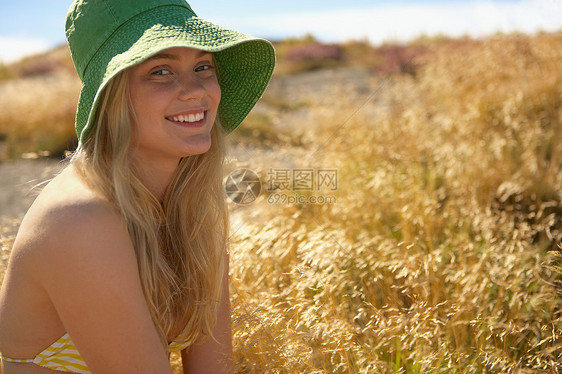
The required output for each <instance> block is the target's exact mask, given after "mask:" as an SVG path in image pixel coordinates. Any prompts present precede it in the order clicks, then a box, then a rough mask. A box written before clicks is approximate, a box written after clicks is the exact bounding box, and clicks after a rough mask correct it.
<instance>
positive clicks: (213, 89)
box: [207, 79, 221, 108]
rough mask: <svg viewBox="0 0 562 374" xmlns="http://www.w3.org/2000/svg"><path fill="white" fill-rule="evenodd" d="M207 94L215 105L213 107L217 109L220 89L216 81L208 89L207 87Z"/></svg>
mask: <svg viewBox="0 0 562 374" xmlns="http://www.w3.org/2000/svg"><path fill="white" fill-rule="evenodd" d="M207 92H208V94H209V97H211V98H212V100H213V102H214V103H215V106H216V107H217V108H218V106H219V102H220V101H221V87H220V85H219V82H218V81H217V80H216V79H215V80H214V82H213V83H212V84H211V85H209V87H207Z"/></svg>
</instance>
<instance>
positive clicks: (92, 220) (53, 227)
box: [14, 166, 129, 261]
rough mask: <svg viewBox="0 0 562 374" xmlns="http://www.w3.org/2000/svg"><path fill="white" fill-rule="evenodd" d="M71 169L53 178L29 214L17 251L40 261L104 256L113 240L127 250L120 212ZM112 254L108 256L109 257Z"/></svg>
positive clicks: (17, 240)
mask: <svg viewBox="0 0 562 374" xmlns="http://www.w3.org/2000/svg"><path fill="white" fill-rule="evenodd" d="M72 169H73V168H72V166H69V167H68V168H67V169H65V170H64V171H63V172H62V173H61V174H60V175H58V176H57V177H56V178H55V179H53V180H52V181H51V182H50V183H49V184H48V185H47V186H46V187H45V189H44V190H43V191H42V192H41V194H40V195H39V196H38V198H37V199H36V201H35V202H34V203H33V205H32V207H31V208H30V209H29V211H28V212H27V214H26V216H25V218H24V220H23V222H22V224H21V226H20V230H19V232H18V236H17V239H16V243H15V245H14V251H18V252H21V253H17V254H19V255H22V256H26V255H31V256H33V257H34V258H38V259H40V260H41V261H44V260H46V257H51V256H57V255H63V256H67V255H71V254H72V253H74V254H75V255H78V254H79V253H77V252H82V254H84V255H86V254H87V252H88V251H89V250H95V251H96V254H97V255H101V254H102V252H103V250H104V249H105V248H107V246H99V245H96V244H99V242H100V241H102V242H103V241H106V240H111V241H115V242H117V243H120V244H122V245H121V246H117V247H121V248H122V247H123V246H124V247H128V244H129V237H128V235H127V229H126V227H125V225H124V224H123V222H122V219H121V217H120V214H119V212H118V211H117V210H116V209H115V208H114V206H113V205H112V204H111V203H110V202H109V201H107V199H105V198H104V197H103V196H101V195H100V194H98V193H96V192H95V191H92V190H91V189H90V188H89V187H88V186H86V185H85V184H84V183H83V182H82V180H81V179H80V178H79V177H78V175H77V174H76V173H75V172H74V171H73V170H72ZM109 254H110V253H106V255H109Z"/></svg>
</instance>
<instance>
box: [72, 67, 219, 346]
mask: <svg viewBox="0 0 562 374" xmlns="http://www.w3.org/2000/svg"><path fill="white" fill-rule="evenodd" d="M128 81H129V78H128V73H127V71H124V72H122V73H120V74H119V75H118V76H116V77H115V78H113V79H112V80H111V82H109V84H108V85H107V87H106V88H105V89H104V91H103V93H102V95H101V97H100V100H99V106H98V109H97V113H96V114H97V115H96V118H95V122H94V127H93V129H92V132H91V133H90V135H89V136H88V138H87V139H86V140H85V141H84V142H83V144H81V145H80V146H79V148H78V150H77V152H76V154H75V156H74V157H73V163H74V164H75V165H76V166H77V169H78V170H79V171H80V174H81V175H82V177H83V179H84V180H85V181H86V182H87V183H88V184H89V185H90V186H92V188H94V189H96V190H98V191H100V192H101V193H102V194H103V195H104V196H105V197H106V198H108V199H109V200H110V201H111V202H113V203H114V204H115V205H116V206H117V207H118V209H119V210H120V212H121V215H122V217H123V220H124V222H125V224H126V225H127V228H128V232H129V235H130V237H131V240H132V243H133V246H134V249H135V252H136V256H137V262H138V268H139V273H140V278H141V281H142V287H143V291H144V296H145V299H146V302H147V304H148V307H149V309H150V313H151V316H152V319H153V321H154V324H155V326H156V328H157V330H158V331H159V333H160V336H161V339H162V342H163V344H165V345H167V337H168V336H169V335H170V333H171V332H172V330H173V328H174V327H175V326H177V325H178V324H181V326H184V327H183V330H182V331H181V333H180V334H179V336H178V337H177V338H176V339H175V341H176V342H188V343H193V342H194V341H195V340H196V339H197V338H198V337H201V336H212V330H213V327H214V325H215V322H216V314H217V308H218V305H219V298H220V294H221V292H222V289H221V288H222V287H221V285H222V275H223V273H224V267H225V264H224V258H225V253H226V247H227V240H228V238H227V235H228V227H229V226H228V225H229V222H228V211H227V209H226V205H225V199H224V197H225V192H224V188H223V185H222V177H223V161H224V152H225V141H224V136H225V134H224V130H223V129H222V126H220V124H219V123H218V121H216V123H215V124H214V126H213V129H212V131H211V147H210V149H209V150H208V151H207V152H206V153H203V154H200V155H194V156H189V157H185V158H183V159H182V160H181V161H180V163H179V165H178V168H177V169H176V172H175V175H174V177H173V179H172V181H171V183H170V184H169V186H168V187H167V189H166V191H165V193H164V196H163V198H162V201H159V200H158V199H157V198H156V197H155V196H154V195H153V194H152V193H151V192H150V191H149V190H148V189H147V188H146V187H145V186H144V185H143V183H142V182H141V181H140V179H139V177H138V175H139V174H138V172H137V170H136V167H135V165H134V163H133V156H134V148H135V144H134V137H133V126H134V124H133V123H132V121H131V118H134V111H133V108H132V104H131V99H130V95H129V89H128ZM226 291H227V290H226Z"/></svg>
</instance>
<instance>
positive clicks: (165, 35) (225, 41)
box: [76, 6, 275, 143]
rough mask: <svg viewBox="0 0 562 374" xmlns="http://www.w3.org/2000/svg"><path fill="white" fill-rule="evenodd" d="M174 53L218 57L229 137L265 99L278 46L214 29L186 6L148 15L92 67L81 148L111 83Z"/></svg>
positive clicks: (80, 116) (116, 37)
mask: <svg viewBox="0 0 562 374" xmlns="http://www.w3.org/2000/svg"><path fill="white" fill-rule="evenodd" d="M155 20H157V23H155ZM173 47H188V48H195V49H200V50H203V51H207V52H212V53H213V54H214V57H215V62H216V68H217V75H218V81H219V85H220V87H221V101H220V104H219V109H218V119H219V122H220V123H221V125H222V126H223V127H224V129H225V130H226V132H227V133H229V132H231V131H233V130H234V129H235V128H236V127H238V125H240V123H241V122H242V121H243V120H244V118H246V116H247V115H248V114H249V113H250V110H251V109H252V108H253V107H254V105H255V104H256V103H257V101H258V100H259V99H260V97H261V96H262V95H263V93H264V91H265V89H266V88H267V85H268V83H269V80H270V79H271V75H272V73H273V68H274V66H275V52H274V49H273V46H272V45H271V43H270V42H269V41H267V40H265V39H261V38H255V37H251V36H248V35H245V34H242V33H239V32H237V31H233V30H229V29H225V28H222V27H220V26H217V25H214V24H212V23H210V22H208V21H205V20H203V19H201V18H198V17H195V16H193V15H192V14H191V13H189V12H186V10H185V8H183V7H180V6H165V7H158V8H154V9H151V10H149V11H146V12H143V13H141V14H139V15H137V16H135V17H133V18H131V19H130V20H129V21H127V22H126V23H125V24H123V25H121V27H120V28H118V29H117V30H116V31H115V32H114V33H113V34H112V35H111V36H110V37H109V38H108V39H107V40H106V42H105V43H104V44H103V45H102V46H101V48H100V49H99V50H98V51H97V52H96V53H95V55H94V57H93V58H92V60H91V61H90V63H89V64H88V66H87V67H86V70H85V73H84V78H83V80H82V90H81V92H80V98H79V100H78V108H77V112H76V132H77V134H78V139H79V142H80V143H82V142H83V141H84V140H85V139H86V137H87V136H88V134H89V133H90V131H91V129H92V124H93V121H94V116H95V112H96V107H97V104H98V99H99V96H100V93H101V92H102V91H103V89H104V87H105V86H106V85H107V83H108V82H109V81H110V80H111V79H112V78H113V77H115V76H116V75H117V74H118V73H119V72H121V71H123V70H125V69H127V68H129V67H131V66H133V65H136V64H138V63H140V62H142V61H144V60H146V59H147V58H148V57H150V56H152V55H154V54H157V53H159V52H161V51H163V50H165V49H168V48H173Z"/></svg>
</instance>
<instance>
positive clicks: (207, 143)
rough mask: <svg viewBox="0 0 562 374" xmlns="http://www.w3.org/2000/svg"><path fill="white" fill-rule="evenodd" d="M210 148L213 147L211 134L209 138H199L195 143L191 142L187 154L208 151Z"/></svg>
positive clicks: (193, 154)
mask: <svg viewBox="0 0 562 374" xmlns="http://www.w3.org/2000/svg"><path fill="white" fill-rule="evenodd" d="M209 149H211V136H209V137H208V138H207V139H198V141H197V142H196V143H195V144H190V146H189V147H188V149H187V150H186V155H185V156H195V155H200V154H203V153H206V152H207V151H208V150H209Z"/></svg>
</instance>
